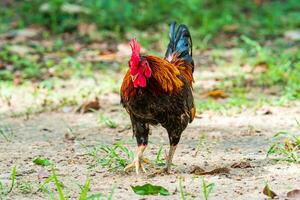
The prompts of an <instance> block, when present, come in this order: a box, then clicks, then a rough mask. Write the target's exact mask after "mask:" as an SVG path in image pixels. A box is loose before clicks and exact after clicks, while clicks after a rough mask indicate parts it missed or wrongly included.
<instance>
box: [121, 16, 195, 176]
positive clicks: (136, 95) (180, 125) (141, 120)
mask: <svg viewBox="0 0 300 200" xmlns="http://www.w3.org/2000/svg"><path fill="white" fill-rule="evenodd" d="M169 37H170V41H169V44H168V47H167V51H166V53H165V58H159V57H156V56H151V55H141V54H140V44H139V43H138V42H137V40H136V39H132V40H131V42H130V46H131V50H132V54H131V58H130V60H129V62H128V64H129V69H128V71H127V73H126V75H125V77H124V79H123V83H122V86H121V103H122V105H123V106H124V107H125V109H126V111H127V112H128V114H129V116H130V119H131V124H132V129H133V135H134V136H135V137H136V141H137V145H138V149H137V153H136V156H135V158H134V161H133V163H131V164H129V165H128V166H126V167H125V169H124V170H125V171H126V172H128V171H129V170H130V169H131V168H135V170H136V173H137V174H138V173H139V169H140V168H141V169H142V171H143V172H145V173H146V170H145V168H144V165H143V163H144V162H145V159H143V152H144V151H145V149H146V147H147V145H148V136H149V125H158V124H161V125H162V127H164V128H165V129H166V130H167V132H168V136H169V142H170V149H169V153H168V155H167V158H166V168H164V170H163V171H164V172H166V173H169V172H170V168H171V164H172V159H173V156H174V153H175V150H176V147H177V144H178V143H179V140H180V137H181V134H182V132H183V131H184V130H185V128H186V127H187V125H188V123H191V122H192V121H193V119H194V117H195V112H196V110H195V106H194V98H193V94H192V83H193V81H194V80H193V72H194V61H193V58H192V39H191V35H190V32H189V29H188V27H187V26H186V25H183V24H182V25H180V26H178V28H177V29H176V23H175V22H173V23H172V24H171V25H170V32H169Z"/></svg>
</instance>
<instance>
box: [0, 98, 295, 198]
mask: <svg viewBox="0 0 300 200" xmlns="http://www.w3.org/2000/svg"><path fill="white" fill-rule="evenodd" d="M106 103H107V104H108V105H107V106H105V107H106V108H107V109H106V110H105V111H106V112H107V113H109V116H110V117H111V118H112V119H114V120H116V121H118V123H119V124H118V127H117V128H116V129H111V128H108V127H106V126H104V125H100V124H99V120H98V115H97V113H89V114H76V113H62V112H61V113H59V112H55V113H42V114H38V115H33V116H30V117H29V118H28V119H27V118H26V117H25V116H21V117H17V118H13V117H7V118H4V119H2V120H1V122H0V125H1V126H2V127H3V126H8V127H11V128H12V130H13V131H12V133H13V134H12V135H11V136H9V138H10V141H6V140H4V139H3V138H0V180H1V181H2V182H4V183H9V182H10V170H11V168H12V166H13V165H16V166H17V187H16V188H15V189H14V190H13V192H12V193H10V194H9V195H8V196H6V197H3V199H47V198H48V197H47V195H46V194H45V193H42V192H35V190H36V189H37V185H38V184H39V181H43V180H39V176H40V174H41V173H43V167H41V166H37V165H35V164H33V162H32V160H33V159H34V158H36V157H37V156H43V157H47V158H49V159H50V160H51V161H52V162H53V163H54V164H55V166H56V168H57V174H58V177H59V179H60V181H62V182H63V183H64V185H65V188H64V192H65V194H66V196H69V197H70V199H77V198H78V193H79V191H80V189H79V186H78V184H81V185H82V184H84V182H85V180H86V178H87V177H91V191H90V192H89V193H90V194H92V193H96V192H102V193H104V194H108V193H109V192H110V191H111V189H112V187H113V185H115V192H114V196H113V197H114V198H113V199H140V200H142V199H147V200H150V199H180V192H179V178H183V179H184V181H183V185H184V186H185V187H184V190H185V192H186V193H187V199H203V194H202V182H201V177H197V176H195V175H193V174H191V173H190V171H191V168H192V166H193V165H197V166H199V167H201V168H203V169H205V170H207V171H209V170H213V169H216V168H220V167H226V168H228V169H229V170H230V171H229V173H223V174H215V175H205V176H204V178H205V180H206V182H208V183H214V184H215V187H214V189H213V191H212V193H211V194H210V198H209V199H228V200H229V199H230V200H231V199H253V200H254V199H265V198H266V197H265V196H264V195H263V194H262V190H263V188H264V186H265V184H266V183H268V184H269V185H270V187H271V188H272V189H273V190H274V191H276V192H277V193H279V194H286V192H288V191H290V190H292V189H295V188H299V183H300V170H299V165H297V164H289V163H284V162H275V161H273V160H270V159H269V158H267V157H266V151H267V149H268V147H269V145H270V143H271V142H272V139H271V137H272V136H273V135H274V134H275V133H277V132H278V131H280V130H288V131H291V132H293V131H296V129H297V127H296V123H295V118H297V117H298V119H299V118H300V106H299V105H298V106H297V105H295V106H290V107H270V108H268V109H269V110H270V111H271V114H267V115H266V114H264V113H257V112H254V111H253V110H252V109H245V110H243V111H242V112H241V113H239V114H226V115H225V114H218V113H214V112H211V111H207V112H204V113H202V114H201V115H199V116H198V117H197V118H196V119H195V121H194V122H193V123H192V124H190V125H189V126H188V128H187V129H186V131H185V132H184V133H183V136H182V138H181V141H180V144H179V146H178V148H177V151H176V154H175V157H174V161H173V162H174V164H175V166H174V167H173V170H172V173H171V174H170V175H156V176H154V177H148V176H146V175H144V174H140V175H139V176H136V175H135V173H133V172H132V173H130V174H125V173H124V172H122V171H117V172H111V171H109V170H107V169H105V168H104V169H103V168H101V167H100V166H98V167H96V168H92V169H89V166H90V164H91V163H92V159H91V157H90V156H89V155H88V154H87V150H86V148H85V147H93V146H94V145H97V144H108V145H111V144H113V143H115V142H116V141H119V140H123V141H125V146H127V147H128V148H129V149H131V150H132V151H135V148H136V144H135V140H134V139H132V137H131V136H132V133H131V130H130V129H127V130H126V129H125V130H124V127H126V126H128V124H129V123H130V121H129V117H128V116H127V115H126V114H125V113H124V111H123V109H122V108H121V106H120V105H116V104H115V103H113V104H111V105H109V104H110V102H106ZM68 128H71V129H72V134H73V136H74V137H75V139H74V140H68V139H66V133H68ZM73 136H72V137H73ZM199 137H202V138H205V139H204V140H203V145H202V146H201V147H200V150H199V152H198V154H197V156H194V155H195V152H196V149H197V148H196V147H197V144H198V141H199ZM160 145H163V148H164V150H167V149H168V138H167V134H166V132H165V130H164V129H162V128H160V127H152V135H151V136H150V144H149V147H148V148H147V150H146V154H145V156H146V157H148V158H149V159H151V160H154V159H155V156H156V153H157V151H158V149H159V147H160ZM242 161H245V162H247V163H248V164H250V166H251V167H250V168H244V169H243V168H233V167H231V166H232V165H233V164H234V163H239V162H242ZM147 169H148V171H149V173H151V172H152V171H153V170H152V169H151V167H150V166H147ZM45 170H46V171H47V170H48V171H50V168H45ZM45 170H44V171H45ZM24 182H30V183H32V184H33V189H32V190H33V191H32V192H30V193H28V194H23V193H22V192H21V190H20V189H19V188H18V185H20V184H21V183H24ZM145 183H152V184H158V185H161V186H164V187H166V188H167V189H168V190H169V191H170V193H171V195H170V196H164V197H162V196H138V195H136V194H135V193H134V192H133V191H132V190H131V188H130V185H142V184H145Z"/></svg>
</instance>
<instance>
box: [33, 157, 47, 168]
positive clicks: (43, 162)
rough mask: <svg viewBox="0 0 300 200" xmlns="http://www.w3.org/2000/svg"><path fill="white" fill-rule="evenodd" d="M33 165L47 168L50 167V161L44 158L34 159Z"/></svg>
mask: <svg viewBox="0 0 300 200" xmlns="http://www.w3.org/2000/svg"><path fill="white" fill-rule="evenodd" d="M33 163H34V164H36V165H41V166H49V165H51V161H50V160H48V159H45V158H36V159H34V160H33Z"/></svg>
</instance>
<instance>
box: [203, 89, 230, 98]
mask: <svg viewBox="0 0 300 200" xmlns="http://www.w3.org/2000/svg"><path fill="white" fill-rule="evenodd" d="M206 96H207V97H211V98H214V99H220V98H222V99H224V98H226V97H228V95H227V94H226V93H225V91H224V90H211V91H208V92H207V93H206Z"/></svg>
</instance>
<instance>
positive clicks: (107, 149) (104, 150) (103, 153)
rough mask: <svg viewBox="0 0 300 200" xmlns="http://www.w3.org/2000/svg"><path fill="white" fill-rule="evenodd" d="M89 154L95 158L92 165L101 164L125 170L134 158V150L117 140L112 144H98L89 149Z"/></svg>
mask: <svg viewBox="0 0 300 200" xmlns="http://www.w3.org/2000/svg"><path fill="white" fill-rule="evenodd" d="M87 150H88V155H90V156H91V157H92V159H93V164H92V165H91V167H97V166H99V165H100V166H101V167H104V168H107V169H109V170H114V171H116V170H123V169H124V168H125V167H126V165H128V164H129V163H130V162H131V161H132V160H133V156H134V154H133V152H132V151H131V150H129V149H128V148H127V147H126V146H124V144H123V142H122V141H120V142H117V143H116V144H114V145H112V146H108V145H98V146H95V147H93V148H92V149H87Z"/></svg>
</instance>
